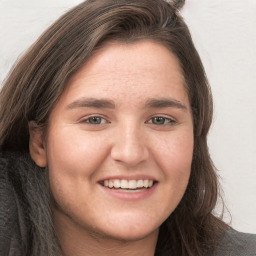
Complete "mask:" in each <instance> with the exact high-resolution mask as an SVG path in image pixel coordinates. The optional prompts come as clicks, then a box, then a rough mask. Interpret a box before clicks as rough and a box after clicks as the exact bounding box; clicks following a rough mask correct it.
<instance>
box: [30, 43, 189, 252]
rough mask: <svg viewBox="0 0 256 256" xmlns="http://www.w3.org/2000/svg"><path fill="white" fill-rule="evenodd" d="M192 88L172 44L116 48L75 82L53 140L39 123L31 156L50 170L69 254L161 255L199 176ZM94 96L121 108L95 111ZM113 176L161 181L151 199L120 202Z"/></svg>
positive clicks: (59, 229) (99, 55)
mask: <svg viewBox="0 0 256 256" xmlns="http://www.w3.org/2000/svg"><path fill="white" fill-rule="evenodd" d="M184 84H185V82H184V78H183V76H182V74H181V71H180V66H179V63H178V60H177V59H176V57H175V56H174V55H173V54H172V53H171V52H170V51H169V50H168V49H167V48H165V47H164V46H162V45H160V44H158V43H156V42H152V41H148V40H144V41H139V42H136V43H133V44H121V43H117V42H112V43H108V44H106V45H105V46H104V47H103V48H101V49H100V50H98V51H97V52H96V53H95V54H94V55H93V56H92V57H91V59H90V60H89V61H88V62H87V63H86V64H85V65H84V66H83V67H82V68H81V69H80V70H79V72H77V73H76V74H75V75H74V76H73V77H72V79H71V80H70V81H69V84H68V86H67V88H66V90H65V91H64V93H63V94H62V96H61V98H60V100H59V101H58V103H57V104H56V106H55V108H54V109H53V111H52V113H51V115H50V118H49V126H48V127H47V135H46V137H44V136H43V132H42V131H41V130H40V129H37V128H35V127H34V124H33V122H31V123H30V125H29V127H30V136H31V140H30V153H31V156H32V158H33V159H34V161H35V162H36V163H37V164H38V165H39V166H41V167H45V166H47V167H48V170H49V181H50V189H51V193H52V210H53V217H54V225H55V230H56V233H57V236H58V238H59V240H60V244H61V246H62V249H63V251H64V253H65V255H69V256H70V255H101V254H100V253H102V251H104V255H149V256H150V255H154V250H155V246H156V242H157V236H158V229H159V226H160V225H161V224H162V223H163V222H164V220H165V219H166V218H167V217H168V216H169V215H170V214H171V213H172V212H173V211H174V209H175V208H176V207H177V205H178V203H179V202H180V200H181V198H182V196H183V194H184V192H185V189H186V187H187V184H188V180H189V176H190V171H191V162H192V154H193V122H192V115H191V109H190V104H189V100H188V95H187V92H186V89H185V85H184ZM92 98H93V99H98V100H102V99H104V100H107V101H110V103H112V104H114V106H112V105H111V106H109V104H103V105H102V104H101V106H99V104H98V105H97V106H96V105H95V102H94V104H93V105H94V106H91V105H90V104H89V105H88V99H92ZM152 99H155V101H154V103H155V104H153V103H152ZM163 99H164V101H163ZM167 99H168V103H166V102H167V101H166V100H167ZM85 100H87V103H86V104H85V103H84V101H85ZM149 102H151V104H149ZM156 102H157V103H158V104H156ZM163 102H164V103H163ZM159 103H161V106H160V105H159ZM92 116H97V117H99V118H98V119H97V121H99V122H98V123H96V124H93V123H92V120H94V121H95V119H92V118H91V117H92ZM155 117H163V118H164V119H163V118H160V119H159V118H158V119H157V118H155ZM90 118H91V119H90ZM113 177H118V178H125V179H133V178H137V179H140V178H141V177H143V178H148V177H150V178H151V179H154V181H155V183H156V184H155V185H154V186H153V187H152V188H151V189H150V190H148V191H151V192H150V193H148V192H146V193H145V195H144V194H143V196H140V195H141V194H140V192H138V195H139V196H138V197H137V198H136V196H135V198H134V196H131V193H124V194H125V195H126V194H127V196H123V195H124V194H121V198H120V197H116V195H113V194H112V191H113V190H111V189H108V188H105V187H103V186H102V185H100V183H99V182H100V181H102V180H105V179H109V178H113ZM120 193H122V192H120ZM134 194H135V195H136V192H135V193H133V195H134Z"/></svg>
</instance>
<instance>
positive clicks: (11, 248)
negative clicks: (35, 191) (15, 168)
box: [0, 152, 26, 255]
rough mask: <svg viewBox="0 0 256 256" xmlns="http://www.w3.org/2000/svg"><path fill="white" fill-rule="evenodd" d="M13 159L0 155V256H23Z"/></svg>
mask: <svg viewBox="0 0 256 256" xmlns="http://www.w3.org/2000/svg"><path fill="white" fill-rule="evenodd" d="M12 164H13V158H12V157H9V156H7V155H5V154H3V153H2V152H1V153H0V202H1V204H0V255H9V253H16V254H15V255H24V254H23V249H22V247H23V246H22V244H23V240H24V238H25V237H26V235H25V233H26V228H25V224H24V222H25V217H24V212H23V210H22V207H21V204H20V201H19V198H18V196H17V192H16V190H15V186H14V183H13V181H12V175H13V173H12V171H11V170H10V169H11V167H12Z"/></svg>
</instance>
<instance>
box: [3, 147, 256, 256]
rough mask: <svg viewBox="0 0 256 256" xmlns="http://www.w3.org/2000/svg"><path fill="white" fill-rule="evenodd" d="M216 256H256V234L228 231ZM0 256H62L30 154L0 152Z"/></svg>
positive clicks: (44, 186)
mask: <svg viewBox="0 0 256 256" xmlns="http://www.w3.org/2000/svg"><path fill="white" fill-rule="evenodd" d="M213 255H214V256H256V235H250V234H244V233H239V232H237V231H235V230H233V229H230V230H228V231H227V232H226V233H225V234H224V236H223V238H222V239H221V241H220V243H219V245H218V247H217V249H216V251H215V252H214V253H213ZM0 256H61V252H60V249H59V246H58V243H57V240H56V237H55V235H54V231H53V224H52V217H51V210H50V206H49V188H48V183H47V174H46V171H45V169H43V168H40V167H38V166H37V165H36V164H35V163H34V162H33V161H32V160H31V158H30V156H29V155H28V154H17V153H3V152H2V153H0Z"/></svg>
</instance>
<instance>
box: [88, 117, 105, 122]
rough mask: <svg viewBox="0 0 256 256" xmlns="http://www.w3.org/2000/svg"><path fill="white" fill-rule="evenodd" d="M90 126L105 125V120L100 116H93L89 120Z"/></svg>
mask: <svg viewBox="0 0 256 256" xmlns="http://www.w3.org/2000/svg"><path fill="white" fill-rule="evenodd" d="M87 122H88V123H89V124H102V123H105V119H104V118H102V117H100V116H92V117H89V118H88V119H87Z"/></svg>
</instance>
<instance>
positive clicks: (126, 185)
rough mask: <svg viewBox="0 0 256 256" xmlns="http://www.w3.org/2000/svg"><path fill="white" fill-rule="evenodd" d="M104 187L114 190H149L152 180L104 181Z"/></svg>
mask: <svg viewBox="0 0 256 256" xmlns="http://www.w3.org/2000/svg"><path fill="white" fill-rule="evenodd" d="M103 184H104V187H109V188H113V187H114V188H115V189H119V188H121V189H131V190H134V189H139V188H140V189H142V188H150V187H152V186H153V180H119V179H113V180H104V183H103Z"/></svg>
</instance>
